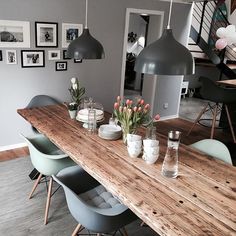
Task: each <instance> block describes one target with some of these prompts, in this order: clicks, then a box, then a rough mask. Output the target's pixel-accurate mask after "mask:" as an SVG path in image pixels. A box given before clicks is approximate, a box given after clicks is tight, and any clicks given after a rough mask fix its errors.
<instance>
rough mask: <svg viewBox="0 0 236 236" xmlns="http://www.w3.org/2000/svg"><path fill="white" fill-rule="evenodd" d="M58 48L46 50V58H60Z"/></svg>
mask: <svg viewBox="0 0 236 236" xmlns="http://www.w3.org/2000/svg"><path fill="white" fill-rule="evenodd" d="M60 59H61V56H60V50H50V51H48V60H60Z"/></svg>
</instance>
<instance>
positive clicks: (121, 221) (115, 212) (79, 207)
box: [53, 166, 137, 235]
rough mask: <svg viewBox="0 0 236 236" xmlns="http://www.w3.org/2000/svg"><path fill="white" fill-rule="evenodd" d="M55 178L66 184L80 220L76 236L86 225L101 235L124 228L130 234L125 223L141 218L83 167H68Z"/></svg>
mask: <svg viewBox="0 0 236 236" xmlns="http://www.w3.org/2000/svg"><path fill="white" fill-rule="evenodd" d="M53 178H54V180H55V181H57V182H58V183H59V184H60V185H61V186H62V187H63V189H64V191H65V195H66V201H67V205H68V208H69V210H70V212H71V214H72V216H73V217H74V218H75V220H76V221H77V222H78V226H77V227H76V229H75V230H74V232H73V234H72V235H76V234H77V233H78V232H79V231H80V230H81V228H82V227H85V228H86V229H88V230H90V231H92V232H95V233H97V235H100V233H107V232H113V231H117V230H120V229H121V228H123V233H122V234H124V235H127V232H126V231H125V229H124V226H125V225H127V224H129V223H131V222H132V221H133V220H135V219H137V217H136V215H134V214H133V213H132V212H131V211H130V210H129V209H128V208H127V207H126V206H125V205H123V204H121V203H120V201H119V200H118V199H117V198H116V197H114V196H113V195H112V194H111V193H109V192H107V190H106V189H105V188H104V187H103V186H102V185H100V184H99V183H98V182H97V181H96V180H94V179H93V178H92V177H91V176H90V175H89V174H87V173H86V172H85V171H84V170H83V169H81V168H80V167H79V166H73V167H68V168H65V169H63V170H61V171H60V172H59V173H58V174H57V176H54V175H53ZM120 232H121V231H120Z"/></svg>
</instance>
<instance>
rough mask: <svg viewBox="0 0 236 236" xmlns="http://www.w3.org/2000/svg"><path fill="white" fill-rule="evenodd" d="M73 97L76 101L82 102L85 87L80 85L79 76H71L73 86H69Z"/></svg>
mask: <svg viewBox="0 0 236 236" xmlns="http://www.w3.org/2000/svg"><path fill="white" fill-rule="evenodd" d="M69 92H70V95H71V99H72V101H73V102H74V103H77V104H78V105H79V104H80V101H81V99H82V96H83V95H84V93H85V88H84V87H80V84H79V80H78V78H71V87H70V88H69Z"/></svg>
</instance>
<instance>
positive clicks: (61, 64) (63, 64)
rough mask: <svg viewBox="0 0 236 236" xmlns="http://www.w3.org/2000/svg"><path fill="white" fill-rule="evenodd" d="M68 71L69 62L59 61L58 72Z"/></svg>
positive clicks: (57, 63)
mask: <svg viewBox="0 0 236 236" xmlns="http://www.w3.org/2000/svg"><path fill="white" fill-rule="evenodd" d="M64 70H67V61H57V62H56V71H64Z"/></svg>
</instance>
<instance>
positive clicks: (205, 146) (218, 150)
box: [190, 139, 232, 165]
mask: <svg viewBox="0 0 236 236" xmlns="http://www.w3.org/2000/svg"><path fill="white" fill-rule="evenodd" d="M190 146H191V147H193V148H195V149H197V150H199V151H201V152H203V153H205V154H208V155H210V156H212V157H215V158H217V159H220V160H222V161H224V162H226V163H229V164H231V165H232V159H231V155H230V153H229V150H228V148H227V147H226V146H225V145H224V144H223V143H222V142H220V141H218V140H215V139H203V140H200V141H198V142H196V143H193V144H191V145H190Z"/></svg>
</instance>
